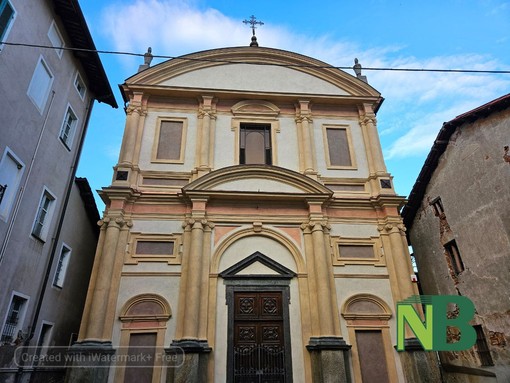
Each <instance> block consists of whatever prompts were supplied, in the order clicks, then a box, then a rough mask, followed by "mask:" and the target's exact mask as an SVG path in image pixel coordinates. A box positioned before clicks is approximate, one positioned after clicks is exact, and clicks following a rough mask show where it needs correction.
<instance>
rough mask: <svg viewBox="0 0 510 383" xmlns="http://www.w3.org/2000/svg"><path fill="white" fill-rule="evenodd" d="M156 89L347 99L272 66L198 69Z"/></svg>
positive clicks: (337, 91) (318, 82)
mask: <svg viewBox="0 0 510 383" xmlns="http://www.w3.org/2000/svg"><path fill="white" fill-rule="evenodd" d="M160 85H169V86H182V87H189V88H201V89H204V88H205V89H226V90H241V91H245V92H246V91H256V92H263V91H270V92H283V93H305V94H327V95H342V96H343V95H348V93H347V92H346V91H344V90H342V89H340V88H338V87H337V86H335V85H333V84H331V83H329V82H327V81H324V80H321V79H319V78H317V77H313V76H311V75H309V74H306V73H303V72H300V71H298V70H295V69H292V68H283V67H279V66H273V65H253V64H229V65H219V66H214V67H209V68H202V69H198V70H195V71H193V72H190V73H184V74H182V75H178V76H175V77H173V78H171V79H168V80H166V81H163V82H162V83H161V84H160Z"/></svg>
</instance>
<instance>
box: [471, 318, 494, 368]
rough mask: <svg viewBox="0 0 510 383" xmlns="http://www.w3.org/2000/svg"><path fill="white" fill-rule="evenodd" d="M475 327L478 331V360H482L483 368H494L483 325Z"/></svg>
mask: <svg viewBox="0 0 510 383" xmlns="http://www.w3.org/2000/svg"><path fill="white" fill-rule="evenodd" d="M473 327H474V329H475V331H476V352H477V354H478V359H480V364H481V365H482V366H483V367H487V366H494V361H493V359H492V355H491V352H490V348H489V344H488V343H487V338H486V336H485V332H484V331H483V327H482V325H479V324H478V325H474V326H473Z"/></svg>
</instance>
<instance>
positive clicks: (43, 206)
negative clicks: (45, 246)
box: [32, 190, 55, 241]
mask: <svg viewBox="0 0 510 383" xmlns="http://www.w3.org/2000/svg"><path fill="white" fill-rule="evenodd" d="M54 204H55V197H53V195H52V194H51V193H50V192H49V191H48V190H44V192H43V195H42V197H41V202H40V203H39V208H38V209H37V215H36V217H35V221H34V226H33V228H32V235H33V236H34V237H36V238H38V239H40V240H42V241H44V240H45V239H46V235H47V234H48V226H49V224H50V222H51V216H52V215H53V208H54Z"/></svg>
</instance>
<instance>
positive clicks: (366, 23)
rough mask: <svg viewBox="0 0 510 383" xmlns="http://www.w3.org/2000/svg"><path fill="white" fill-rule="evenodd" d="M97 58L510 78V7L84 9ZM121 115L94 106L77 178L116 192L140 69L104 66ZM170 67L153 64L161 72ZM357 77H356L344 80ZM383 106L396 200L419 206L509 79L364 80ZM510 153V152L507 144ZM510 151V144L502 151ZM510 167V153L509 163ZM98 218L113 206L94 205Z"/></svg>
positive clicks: (359, 4) (379, 1) (131, 5)
mask: <svg viewBox="0 0 510 383" xmlns="http://www.w3.org/2000/svg"><path fill="white" fill-rule="evenodd" d="M80 5H81V7H82V10H83V13H84V15H85V19H86V20H87V23H88V26H89V29H90V31H91V34H92V37H93V39H94V42H95V45H96V48H97V49H99V50H104V51H123V52H133V53H140V54H143V53H144V52H146V51H147V48H148V47H149V46H150V47H152V53H153V54H154V55H164V56H172V57H175V56H180V55H183V54H187V53H192V52H196V51H201V50H205V49H212V48H223V47H232V46H246V45H249V43H250V39H251V30H250V28H249V27H248V26H246V25H245V24H243V22H242V21H243V20H245V19H248V18H249V17H250V16H251V15H255V16H256V17H257V19H258V20H260V21H262V22H263V23H264V25H262V26H260V27H259V28H257V30H256V34H257V38H258V42H259V45H260V46H262V47H270V48H278V49H284V50H289V51H293V52H297V53H301V54H304V55H307V56H311V57H314V58H317V59H319V60H322V61H325V62H326V63H328V64H331V65H333V66H341V67H351V66H352V65H353V64H354V58H358V59H359V62H360V64H361V65H362V66H363V67H367V68H370V67H372V68H375V67H384V68H420V69H469V70H473V69H474V70H506V71H508V70H510V0H509V1H497V0H462V1H461V0H447V1H445V0H428V1H426V2H424V1H418V0H402V1H399V0H364V1H354V0H342V1H340V0H335V1H317V2H313V1H309V0H308V1H303V0H294V1H292V2H290V1H278V0H272V1H268V0H260V1H239V0H238V1H232V0H219V1H206V0H102V1H90V0H89V1H85V0H81V1H80ZM100 57H101V60H102V62H103V65H104V68H105V71H106V74H107V76H108V79H109V81H110V84H111V86H112V89H113V90H114V93H115V97H116V99H117V103H118V104H119V109H112V108H111V107H109V106H107V105H104V104H100V103H96V104H95V106H94V110H93V112H92V116H91V120H90V123H89V128H88V129H89V130H88V133H87V138H86V141H85V146H84V148H83V154H82V158H81V161H80V166H79V168H78V172H77V175H78V176H80V177H87V179H88V180H89V183H90V184H91V187H92V189H93V190H97V189H101V188H102V187H106V186H108V185H110V184H111V181H112V176H113V166H115V164H116V163H117V160H118V155H119V151H120V145H121V141H122V134H123V130H124V124H125V114H124V110H123V100H122V97H121V95H120V92H119V87H118V85H119V84H122V83H123V82H124V80H125V79H127V78H128V77H130V76H131V75H133V74H135V73H136V71H137V69H138V66H139V65H140V64H142V63H143V59H142V58H141V57H133V56H127V55H114V54H100ZM161 61H163V60H162V59H159V60H158V59H154V61H153V62H152V65H155V64H157V63H158V62H161ZM346 71H347V72H348V73H350V74H354V73H353V72H352V71H350V70H346ZM363 74H364V75H366V76H367V78H368V82H369V84H370V85H371V86H373V87H374V88H375V89H377V90H378V91H379V92H380V93H381V95H382V97H384V99H385V100H384V103H383V104H382V106H381V108H380V109H379V111H378V114H377V126H378V130H379V135H380V139H381V144H382V148H383V154H384V157H385V161H386V165H387V167H388V171H389V172H390V173H391V174H392V175H393V176H394V185H395V189H396V191H397V193H398V194H399V195H402V196H407V195H409V193H410V191H411V189H412V187H413V184H414V182H415V181H416V178H417V176H418V174H419V172H420V170H421V167H422V166H423V163H424V161H425V158H426V156H427V154H428V152H429V151H430V148H431V146H432V144H433V142H434V138H435V137H436V136H437V133H438V132H439V129H440V128H441V126H442V124H443V123H444V122H447V121H450V120H452V119H453V118H455V117H456V116H457V115H459V114H462V113H464V112H467V111H469V110H471V109H473V108H475V107H477V106H480V105H482V104H484V103H486V102H489V101H491V100H493V99H495V98H498V97H500V96H502V95H504V94H507V93H509V92H510V74H473V73H437V72H398V71H369V70H365V71H364V72H363ZM505 145H508V142H507V143H505ZM502 147H503V143H502ZM502 155H503V152H502ZM96 201H97V203H98V208H99V210H100V211H102V210H103V209H104V204H103V203H102V202H101V201H100V199H99V198H98V197H97V195H96Z"/></svg>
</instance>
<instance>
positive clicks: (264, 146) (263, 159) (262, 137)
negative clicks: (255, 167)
mask: <svg viewBox="0 0 510 383" xmlns="http://www.w3.org/2000/svg"><path fill="white" fill-rule="evenodd" d="M239 133H240V142H239V163H240V164H242V165H250V164H265V165H272V164H273V158H272V157H273V156H272V150H271V125H270V124H241V127H240V131H239Z"/></svg>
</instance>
